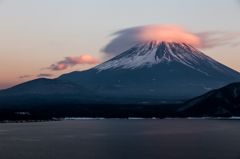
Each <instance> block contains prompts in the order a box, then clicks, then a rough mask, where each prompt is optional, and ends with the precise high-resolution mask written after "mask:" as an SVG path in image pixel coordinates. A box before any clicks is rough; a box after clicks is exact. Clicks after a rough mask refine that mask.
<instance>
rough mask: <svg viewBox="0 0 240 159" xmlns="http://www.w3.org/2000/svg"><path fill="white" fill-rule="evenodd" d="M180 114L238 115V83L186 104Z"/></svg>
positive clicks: (239, 95) (239, 107) (239, 96)
mask: <svg viewBox="0 0 240 159" xmlns="http://www.w3.org/2000/svg"><path fill="white" fill-rule="evenodd" d="M179 111H181V112H192V113H201V114H206V115H238V116H239V115H240V82H238V83H232V84H229V85H227V86H225V87H223V88H220V89H217V90H213V91H210V92H208V93H206V94H204V95H202V96H199V97H196V98H194V99H191V100H189V101H188V102H186V103H185V104H184V105H183V106H182V107H180V108H179Z"/></svg>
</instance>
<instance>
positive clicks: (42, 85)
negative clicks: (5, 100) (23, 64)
mask: <svg viewBox="0 0 240 159" xmlns="http://www.w3.org/2000/svg"><path fill="white" fill-rule="evenodd" d="M66 94H67V95H71V94H78V95H84V96H90V95H93V93H92V92H91V91H90V90H88V89H86V88H84V87H83V86H80V85H78V84H76V83H74V82H71V81H67V80H57V79H46V78H39V79H35V80H32V81H28V82H25V83H22V84H19V85H16V86H14V87H11V88H8V89H5V90H1V91H0V97H7V96H23V95H66Z"/></svg>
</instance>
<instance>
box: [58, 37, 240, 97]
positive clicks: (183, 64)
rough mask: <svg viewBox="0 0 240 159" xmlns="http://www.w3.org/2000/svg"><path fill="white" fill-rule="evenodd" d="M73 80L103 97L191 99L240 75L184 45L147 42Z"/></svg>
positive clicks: (71, 77) (68, 77)
mask: <svg viewBox="0 0 240 159" xmlns="http://www.w3.org/2000/svg"><path fill="white" fill-rule="evenodd" d="M57 79H63V80H70V81H73V82H75V83H77V84H80V85H84V86H85V87H86V88H88V89H89V90H92V91H94V92H97V93H98V94H101V95H104V96H112V97H126V98H154V99H177V100H178V99H190V98H192V97H195V96H198V95H201V94H203V93H206V92H208V91H210V90H213V89H216V88H221V87H223V86H225V85H227V84H229V83H231V82H238V81H240V73H239V72H237V71H234V70H233V69H231V68H229V67H227V66H225V65H223V64H221V63H219V62H217V61H215V60H214V59H212V58H210V57H209V56H207V55H205V54H203V53H202V52H200V51H199V50H197V49H195V48H194V47H192V46H190V45H188V44H185V43H175V42H156V41H153V42H148V43H142V44H139V45H136V46H134V47H132V48H130V49H129V50H127V51H125V52H123V53H122V54H120V55H118V56H116V57H114V58H112V59H110V60H108V61H106V62H104V63H102V64H100V65H98V66H96V67H94V68H91V69H89V70H85V71H81V72H77V71H76V72H71V73H68V74H64V75H61V76H60V77H58V78H57Z"/></svg>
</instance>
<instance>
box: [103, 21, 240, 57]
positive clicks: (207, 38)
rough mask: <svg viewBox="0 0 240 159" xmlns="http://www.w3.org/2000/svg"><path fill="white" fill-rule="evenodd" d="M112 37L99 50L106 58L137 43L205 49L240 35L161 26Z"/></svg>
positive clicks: (137, 28) (136, 28)
mask: <svg viewBox="0 0 240 159" xmlns="http://www.w3.org/2000/svg"><path fill="white" fill-rule="evenodd" d="M112 35H114V36H116V37H115V38H114V39H113V40H112V41H110V43H109V44H107V45H106V47H105V48H103V49H102V50H101V51H102V52H104V53H106V55H107V56H108V57H109V56H110V57H111V56H115V55H118V54H119V53H122V52H124V51H126V50H127V49H129V48H131V47H133V46H135V45H137V44H139V43H143V42H148V41H158V42H161V41H167V42H180V43H187V44H190V45H192V46H194V47H196V48H202V49H207V48H212V47H216V46H219V45H225V44H230V43H231V42H232V41H231V40H233V39H235V38H237V37H239V36H240V33H234V32H222V31H205V32H200V33H192V32H191V31H189V29H188V27H186V26H182V25H172V24H163V25H148V26H140V27H133V28H128V29H124V30H120V31H118V32H115V33H114V34H112Z"/></svg>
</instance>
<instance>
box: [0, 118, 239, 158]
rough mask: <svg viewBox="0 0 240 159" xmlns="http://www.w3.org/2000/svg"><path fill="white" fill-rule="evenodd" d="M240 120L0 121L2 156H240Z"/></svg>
mask: <svg viewBox="0 0 240 159" xmlns="http://www.w3.org/2000/svg"><path fill="white" fill-rule="evenodd" d="M239 124H240V120H184V119H179V120H120V119H119V120H114V119H112V120H75V121H74V120H71V121H58V122H42V123H21V124H15V123H11V124H0V158H1V159H16V158H24V159H40V158H41V159H42V158H44V159H54V158H58V159H76V158H81V159H128V158H129V159H135V158H136V159H155V158H156V159H159V158H161V159H165V158H166V159H175V158H176V159H181V158H183V159H188V158H189V159H190V158H191V159H193V158H194V159H195V158H196V159H198V158H199V159H202V158H204V159H207V158H209V159H213V158H217V159H221V158H222V159H226V158H228V159H231V158H233V159H240V126H239Z"/></svg>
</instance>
